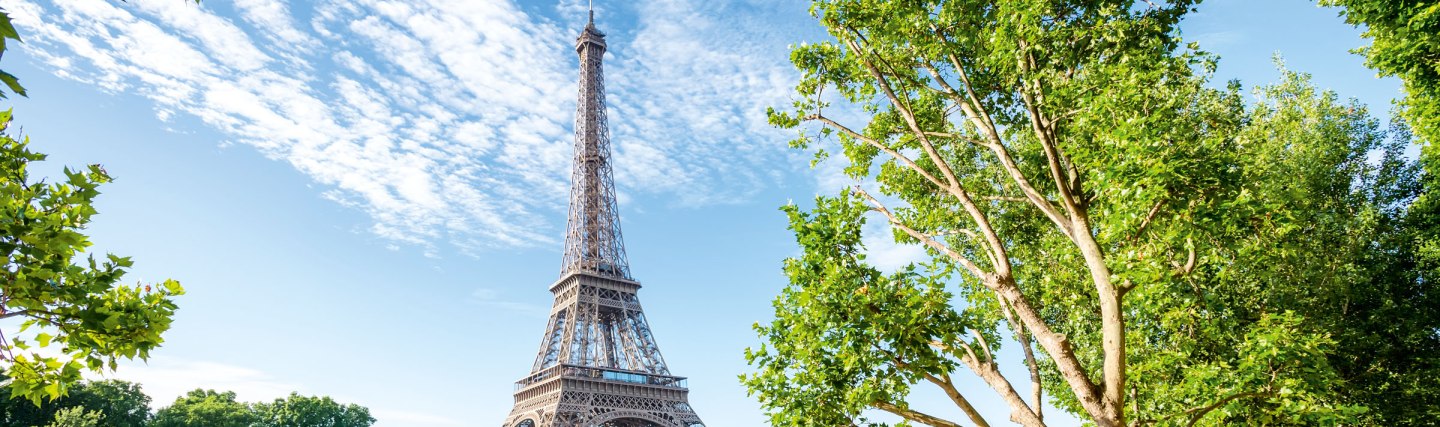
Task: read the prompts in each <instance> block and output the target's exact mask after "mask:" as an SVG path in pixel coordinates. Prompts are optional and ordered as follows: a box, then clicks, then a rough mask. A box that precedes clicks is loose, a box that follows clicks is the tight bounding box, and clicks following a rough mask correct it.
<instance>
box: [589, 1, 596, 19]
mask: <svg viewBox="0 0 1440 427" xmlns="http://www.w3.org/2000/svg"><path fill="white" fill-rule="evenodd" d="M590 23H591V24H594V23H595V0H590Z"/></svg>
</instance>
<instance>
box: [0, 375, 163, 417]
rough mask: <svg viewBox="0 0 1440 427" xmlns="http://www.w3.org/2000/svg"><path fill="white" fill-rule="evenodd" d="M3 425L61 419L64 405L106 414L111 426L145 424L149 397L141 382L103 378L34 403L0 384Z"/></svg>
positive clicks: (0, 406) (0, 411)
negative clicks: (39, 402) (59, 413)
mask: <svg viewBox="0 0 1440 427" xmlns="http://www.w3.org/2000/svg"><path fill="white" fill-rule="evenodd" d="M0 398H3V399H0V425H13V426H39V425H45V424H48V423H50V422H52V421H55V420H57V419H59V418H58V416H57V415H56V414H57V413H58V412H59V411H60V410H62V409H64V408H71V407H79V408H84V409H86V410H89V411H95V412H99V413H100V414H101V415H103V416H104V417H105V418H104V420H105V421H104V425H105V426H108V427H143V426H145V425H146V422H147V421H148V420H149V419H150V408H149V405H150V397H149V396H146V395H145V393H144V392H143V391H141V389H140V385H139V384H135V383H131V382H126V381H120V380H104V381H90V382H83V383H79V384H77V385H76V386H75V387H72V388H71V389H70V392H69V393H67V394H66V395H65V396H61V397H60V398H58V399H55V400H47V401H43V402H41V404H40V405H38V406H37V405H35V404H34V403H32V402H30V401H29V400H27V399H24V398H11V397H10V393H9V390H8V387H0Z"/></svg>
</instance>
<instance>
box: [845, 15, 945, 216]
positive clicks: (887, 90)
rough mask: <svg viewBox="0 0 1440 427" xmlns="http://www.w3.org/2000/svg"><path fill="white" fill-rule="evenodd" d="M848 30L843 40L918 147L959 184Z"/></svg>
mask: <svg viewBox="0 0 1440 427" xmlns="http://www.w3.org/2000/svg"><path fill="white" fill-rule="evenodd" d="M850 31H851V33H853V34H855V37H854V38H851V39H847V40H845V43H846V44H848V45H850V49H851V50H853V51H855V53H856V56H857V57H859V58H860V62H861V63H863V64H865V69H866V70H868V71H869V72H870V76H871V77H873V78H874V79H875V81H876V82H877V83H879V86H880V89H881V91H882V92H884V93H885V97H886V98H888V99H889V100H890V104H891V105H893V106H895V109H896V110H897V111H899V112H900V116H901V117H902V118H904V119H905V124H907V125H909V126H910V130H911V131H912V132H914V133H915V136H916V137H917V138H918V139H919V140H920V147H921V148H923V149H924V150H925V154H926V155H928V156H930V161H932V162H935V165H936V166H938V167H940V172H941V173H942V174H943V175H944V176H945V180H946V182H949V183H950V186H952V187H953V186H958V185H960V180H959V179H956V178H955V171H954V170H952V169H950V164H949V163H947V162H945V159H944V158H942V157H940V152H939V151H936V150H935V146H934V145H932V144H930V138H929V137H927V136H925V131H924V130H923V129H920V122H919V121H917V120H916V119H915V112H914V111H912V110H911V109H910V107H909V105H907V104H906V103H904V102H903V101H901V100H900V97H899V96H897V95H896V94H895V90H894V89H892V88H891V87H890V81H889V80H886V79H885V74H884V73H881V72H880V70H879V69H878V68H876V67H875V63H874V62H871V61H870V59H869V58H866V57H865V56H864V55H860V53H862V52H865V51H866V49H864V48H861V47H860V44H859V43H857V42H856V41H855V40H856V39H860V38H861V35H860V32H859V31H856V30H855V29H854V28H851V29H850ZM870 54H871V56H875V57H879V55H878V54H876V53H875V52H873V51H871V52H870Z"/></svg>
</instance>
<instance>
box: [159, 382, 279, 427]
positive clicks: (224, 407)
mask: <svg viewBox="0 0 1440 427" xmlns="http://www.w3.org/2000/svg"><path fill="white" fill-rule="evenodd" d="M257 421H259V416H258V415H257V414H256V413H255V411H254V409H252V408H251V406H250V405H249V404H247V403H243V402H237V401H236V400H235V392H232V391H227V392H224V393H217V392H215V391H214V390H200V389H195V390H193V391H191V392H189V393H187V394H186V395H184V396H181V397H177V398H175V403H173V404H171V405H170V406H167V407H164V408H161V409H160V410H159V411H157V412H156V413H155V419H154V420H153V421H151V423H150V425H151V426H153V427H250V426H251V425H252V424H253V423H255V422H257Z"/></svg>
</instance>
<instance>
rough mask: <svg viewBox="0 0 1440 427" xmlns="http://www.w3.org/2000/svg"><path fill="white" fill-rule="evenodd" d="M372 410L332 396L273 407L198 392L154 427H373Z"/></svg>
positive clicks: (293, 399)
mask: <svg viewBox="0 0 1440 427" xmlns="http://www.w3.org/2000/svg"><path fill="white" fill-rule="evenodd" d="M373 424H375V418H373V417H371V416H370V410H369V409H366V408H365V407H364V406H360V405H356V404H348V405H347V404H341V403H339V402H336V401H335V400H333V399H331V398H330V397H328V396H301V395H299V394H297V393H290V396H289V397H286V398H284V399H275V401H274V402H271V403H245V402H239V401H236V400H235V393H234V392H229V391H227V392H224V393H217V392H215V391H213V390H198V389H197V390H194V391H191V392H190V393H188V394H186V395H185V396H182V397H180V398H177V399H175V403H174V404H172V405H170V406H168V407H165V408H161V409H160V411H159V412H157V413H155V419H154V421H152V422H151V423H150V424H149V425H150V426H153V427H369V426H371V425H373Z"/></svg>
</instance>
